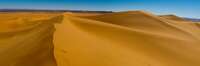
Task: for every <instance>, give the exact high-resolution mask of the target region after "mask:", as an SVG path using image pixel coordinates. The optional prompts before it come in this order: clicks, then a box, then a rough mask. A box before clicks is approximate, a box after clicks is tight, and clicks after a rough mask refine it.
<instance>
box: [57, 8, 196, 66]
mask: <svg viewBox="0 0 200 66" xmlns="http://www.w3.org/2000/svg"><path fill="white" fill-rule="evenodd" d="M193 28H195V29H199V28H198V26H196V25H194V24H186V23H180V22H178V21H172V20H168V19H165V18H161V17H158V16H155V15H152V14H149V13H145V12H141V11H132V12H120V13H112V14H103V15H94V16H75V15H72V14H67V13H66V14H64V20H63V23H61V24H57V25H56V29H57V30H56V32H55V34H54V46H55V49H54V52H55V57H56V60H57V64H58V66H199V65H200V63H199V61H200V57H199V55H200V52H199V51H200V49H199V48H200V45H199V44H200V40H199V37H200V34H199V31H195V30H192V29H193Z"/></svg>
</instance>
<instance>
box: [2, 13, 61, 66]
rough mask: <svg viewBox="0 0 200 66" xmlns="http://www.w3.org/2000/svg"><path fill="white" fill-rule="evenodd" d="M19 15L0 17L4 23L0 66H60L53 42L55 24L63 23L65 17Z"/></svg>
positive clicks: (3, 15)
mask: <svg viewBox="0 0 200 66" xmlns="http://www.w3.org/2000/svg"><path fill="white" fill-rule="evenodd" d="M17 14H18V15H16V14H0V17H1V19H2V20H3V21H1V22H0V25H1V29H0V65H1V66H56V63H55V59H54V56H53V42H52V41H53V33H54V31H55V28H54V23H55V22H59V21H61V20H62V16H56V15H52V16H49V17H46V16H47V15H44V14H43V15H39V14H37V15H36V14H34V15H33V14H32V13H26V14H22V13H21V14H19V13H17ZM23 15H24V16H26V17H23ZM19 16H20V17H19ZM37 17H41V18H37ZM3 18H5V19H3Z"/></svg>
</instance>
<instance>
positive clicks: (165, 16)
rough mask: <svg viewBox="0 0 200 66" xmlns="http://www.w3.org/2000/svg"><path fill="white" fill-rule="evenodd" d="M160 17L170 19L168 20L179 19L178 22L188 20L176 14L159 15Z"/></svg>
mask: <svg viewBox="0 0 200 66" xmlns="http://www.w3.org/2000/svg"><path fill="white" fill-rule="evenodd" d="M160 17H162V18H166V19H170V20H175V21H180V22H182V21H189V20H186V19H183V18H181V17H178V16H176V15H161V16H160Z"/></svg>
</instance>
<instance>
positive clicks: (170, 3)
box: [0, 0, 200, 18]
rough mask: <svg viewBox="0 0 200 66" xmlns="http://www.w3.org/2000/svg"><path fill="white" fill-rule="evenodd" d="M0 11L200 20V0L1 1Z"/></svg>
mask: <svg viewBox="0 0 200 66" xmlns="http://www.w3.org/2000/svg"><path fill="white" fill-rule="evenodd" d="M0 9H54V10H56V9H59V10H63V9H66V10H92V11H127V10H144V11H148V12H152V13H154V14H159V15H160V14H161V15H164V14H175V15H178V16H181V17H190V18H200V0H0Z"/></svg>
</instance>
